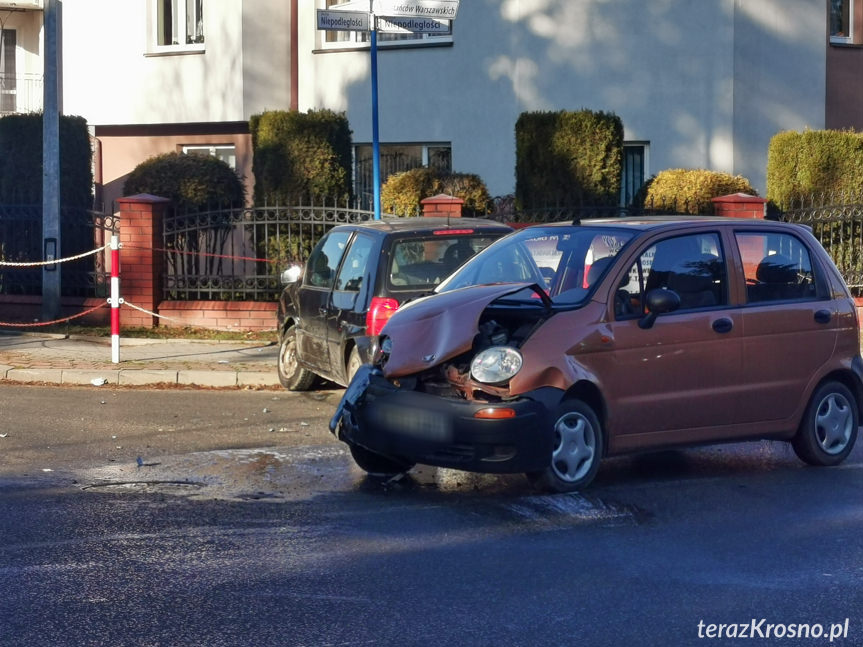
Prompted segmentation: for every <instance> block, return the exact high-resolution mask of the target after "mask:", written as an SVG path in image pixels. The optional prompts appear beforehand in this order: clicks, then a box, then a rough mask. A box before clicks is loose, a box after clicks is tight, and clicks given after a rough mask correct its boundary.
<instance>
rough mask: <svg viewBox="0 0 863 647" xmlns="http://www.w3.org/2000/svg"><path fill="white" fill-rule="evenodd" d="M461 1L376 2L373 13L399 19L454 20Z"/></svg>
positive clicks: (399, 0) (404, 0)
mask: <svg viewBox="0 0 863 647" xmlns="http://www.w3.org/2000/svg"><path fill="white" fill-rule="evenodd" d="M458 3H459V0H374V1H373V3H372V13H374V14H375V15H376V16H386V17H387V18H390V17H392V16H395V17H398V18H438V19H445V20H453V19H454V18H455V17H456V14H457V13H458Z"/></svg>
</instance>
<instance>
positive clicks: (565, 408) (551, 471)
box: [527, 400, 605, 492]
mask: <svg viewBox="0 0 863 647" xmlns="http://www.w3.org/2000/svg"><path fill="white" fill-rule="evenodd" d="M554 420H555V423H554V449H553V451H552V454H551V463H550V464H549V466H548V467H546V468H545V469H544V470H543V471H541V472H533V473H530V474H528V475H527V478H528V480H530V482H531V483H532V484H533V485H534V486H535V487H537V488H538V489H540V490H544V491H547V492H575V491H576V490H580V489H581V488H583V487H585V486H586V485H587V484H589V483H590V482H591V481H592V480H593V478H594V477H595V476H596V473H597V471H599V463H600V461H601V460H602V453H603V450H604V448H605V440H604V437H603V434H602V425H600V423H599V418H597V417H596V414H595V413H594V411H593V409H592V408H591V407H590V406H589V405H587V404H585V403H584V402H582V401H581V400H566V401H564V402H563V403H561V405H560V407H558V409H557V412H556V413H555V416H554Z"/></svg>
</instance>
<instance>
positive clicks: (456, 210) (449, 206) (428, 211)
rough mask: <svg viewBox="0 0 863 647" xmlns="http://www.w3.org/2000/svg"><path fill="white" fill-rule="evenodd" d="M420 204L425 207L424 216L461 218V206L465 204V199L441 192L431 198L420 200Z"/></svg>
mask: <svg viewBox="0 0 863 647" xmlns="http://www.w3.org/2000/svg"><path fill="white" fill-rule="evenodd" d="M420 204H421V205H422V207H423V216H426V217H429V216H437V217H439V218H440V217H443V218H446V217H450V218H461V208H462V207H463V206H464V200H462V199H461V198H455V197H453V196H451V195H445V194H443V193H439V194H437V195H436V196H432V197H431V198H426V199H425V200H420Z"/></svg>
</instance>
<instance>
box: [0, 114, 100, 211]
mask: <svg viewBox="0 0 863 647" xmlns="http://www.w3.org/2000/svg"><path fill="white" fill-rule="evenodd" d="M0 151H2V154H0V202H4V203H7V204H41V202H42V115H41V113H34V114H28V115H9V116H6V117H0ZM60 204H61V205H62V206H63V207H72V208H78V209H90V208H92V206H93V171H92V151H91V149H90V135H89V133H88V132H87V122H86V120H85V119H84V118H83V117H72V116H66V115H61V116H60Z"/></svg>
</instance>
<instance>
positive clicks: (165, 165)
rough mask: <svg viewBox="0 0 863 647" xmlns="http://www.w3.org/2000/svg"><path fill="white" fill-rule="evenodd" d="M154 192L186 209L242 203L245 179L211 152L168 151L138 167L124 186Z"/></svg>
mask: <svg viewBox="0 0 863 647" xmlns="http://www.w3.org/2000/svg"><path fill="white" fill-rule="evenodd" d="M138 193H150V194H152V195H157V196H160V197H162V198H170V199H171V201H173V203H174V206H176V207H177V208H178V209H180V210H183V211H201V210H204V209H207V208H218V207H227V206H242V205H243V204H244V202H245V188H244V186H243V182H242V180H240V178H239V176H238V175H237V174H236V173H235V172H234V170H233V169H232V168H231V167H230V166H228V165H227V164H226V163H225V162H223V161H222V160H220V159H217V158H215V157H211V156H209V155H186V154H184V153H164V154H162V155H156V156H155V157H151V158H149V159H148V160H145V161H144V162H141V163H140V164H139V165H138V166H136V167H135V170H133V171H132V172H131V173H130V174H129V177H128V178H126V183H125V185H124V186H123V195H127V196H128V195H136V194H138Z"/></svg>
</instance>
